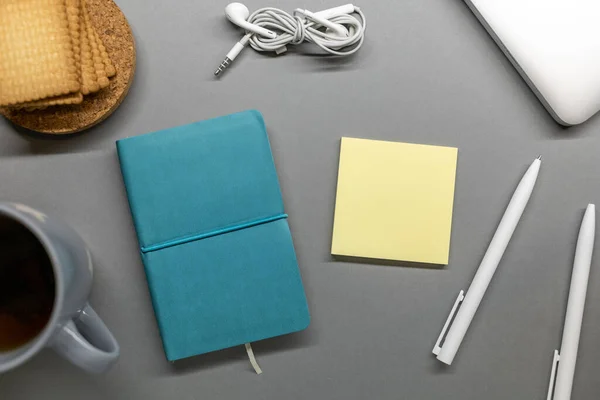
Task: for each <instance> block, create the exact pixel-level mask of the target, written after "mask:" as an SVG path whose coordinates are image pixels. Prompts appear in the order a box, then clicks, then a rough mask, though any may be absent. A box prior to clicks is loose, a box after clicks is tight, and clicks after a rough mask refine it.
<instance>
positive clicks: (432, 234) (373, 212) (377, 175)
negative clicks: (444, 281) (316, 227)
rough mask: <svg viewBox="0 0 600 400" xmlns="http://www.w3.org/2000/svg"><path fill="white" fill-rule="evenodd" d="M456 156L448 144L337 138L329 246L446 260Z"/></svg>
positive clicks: (359, 253)
mask: <svg viewBox="0 0 600 400" xmlns="http://www.w3.org/2000/svg"><path fill="white" fill-rule="evenodd" d="M457 156H458V149H456V148H453V147H440V146H426V145H419V144H409V143H398V142H384V141H379V140H366V139H353V138H342V144H341V150H340V166H339V173H338V185H337V195H336V203H335V218H334V223H333V244H332V247H331V253H332V254H334V255H340V256H352V257H367V258H376V259H384V260H399V261H412V262H421V263H431V264H444V265H445V264H448V256H449V252H450V231H451V227H452V207H453V203H454V183H455V178H456V161H457Z"/></svg>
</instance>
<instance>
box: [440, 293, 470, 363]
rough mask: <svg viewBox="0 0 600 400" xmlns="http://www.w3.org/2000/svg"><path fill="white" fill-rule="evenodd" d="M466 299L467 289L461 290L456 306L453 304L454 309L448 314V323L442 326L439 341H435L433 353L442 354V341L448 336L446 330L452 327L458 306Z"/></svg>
mask: <svg viewBox="0 0 600 400" xmlns="http://www.w3.org/2000/svg"><path fill="white" fill-rule="evenodd" d="M464 299H465V291H464V290H461V291H460V293H459V294H458V297H457V298H456V301H455V302H454V306H452V310H450V315H448V319H447V320H446V323H445V324H444V327H443V328H442V332H441V333H440V336H438V338H437V341H436V342H435V346H433V354H435V355H436V356H437V355H438V354H440V351H441V350H442V348H441V347H440V343H441V342H442V339H444V336H446V331H447V330H448V328H449V327H450V322H452V318H454V314H456V310H457V309H458V306H459V305H460V304H461V303H462V301H463V300H464Z"/></svg>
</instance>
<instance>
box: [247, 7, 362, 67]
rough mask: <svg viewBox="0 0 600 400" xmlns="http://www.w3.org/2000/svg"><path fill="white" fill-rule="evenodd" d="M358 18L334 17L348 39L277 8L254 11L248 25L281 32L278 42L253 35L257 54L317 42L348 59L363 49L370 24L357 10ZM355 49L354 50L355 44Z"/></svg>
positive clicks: (348, 15)
mask: <svg viewBox="0 0 600 400" xmlns="http://www.w3.org/2000/svg"><path fill="white" fill-rule="evenodd" d="M355 12H356V13H357V14H358V15H359V16H360V20H359V19H358V18H356V17H355V16H354V15H350V14H344V15H339V16H335V17H333V18H330V19H329V21H331V22H333V23H336V24H340V25H342V26H344V27H346V29H348V36H346V37H343V36H340V35H339V34H337V33H336V32H331V33H330V32H327V31H325V32H324V31H322V30H320V29H322V28H323V26H322V25H320V24H318V23H315V22H314V21H311V20H310V19H308V18H306V19H304V18H302V17H300V16H298V15H290V14H289V13H287V12H285V11H283V10H280V9H278V8H274V7H265V8H261V9H259V10H256V11H254V12H253V13H252V14H250V17H248V22H250V23H252V24H255V25H258V26H262V27H263V28H267V29H271V30H274V31H280V32H281V33H279V34H278V35H277V37H276V38H275V39H269V38H265V37H262V36H260V35H254V34H250V36H249V42H250V46H251V47H252V48H253V49H254V50H256V51H276V52H277V51H279V52H281V51H280V49H282V48H285V46H287V45H288V44H292V45H297V44H300V43H302V42H304V41H307V42H310V43H314V44H316V45H317V46H319V47H320V48H321V49H323V50H324V51H325V52H327V53H329V54H333V55H337V56H348V55H350V54H354V53H355V52H357V51H358V49H360V47H361V46H362V43H363V40H364V33H365V29H366V27H367V21H366V18H365V15H364V14H363V13H362V11H361V10H360V9H359V8H358V7H356V8H355ZM294 14H296V13H294ZM355 44H356V46H355V47H351V46H353V45H355Z"/></svg>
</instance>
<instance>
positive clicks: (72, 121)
mask: <svg viewBox="0 0 600 400" xmlns="http://www.w3.org/2000/svg"><path fill="white" fill-rule="evenodd" d="M87 9H88V12H89V16H90V20H91V22H92V25H93V26H94V28H95V31H96V32H97V34H98V37H99V38H100V40H101V41H102V43H103V46H104V47H105V48H106V51H107V52H108V55H109V56H110V59H111V61H112V64H113V65H114V68H115V69H116V72H117V73H116V76H115V77H114V78H112V79H111V81H110V84H109V86H108V87H107V88H105V89H103V90H101V91H100V92H98V93H95V94H92V95H89V96H85V98H84V100H83V103H81V104H79V105H62V106H57V107H48V108H46V109H43V110H36V111H30V112H28V111H25V110H15V109H9V108H4V109H2V108H0V114H2V115H4V116H5V117H6V118H7V119H8V120H10V121H11V122H12V123H14V124H16V125H19V126H22V127H23V128H26V129H30V130H32V131H36V132H42V133H49V134H56V135H60V134H69V133H75V132H80V131H83V130H85V129H88V128H90V127H92V126H94V125H96V124H98V123H100V122H102V121H104V120H105V119H106V118H107V117H108V116H109V115H110V114H112V113H113V112H114V111H115V110H116V109H117V107H119V105H120V104H121V103H122V101H123V99H124V98H125V96H126V95H127V92H128V91H129V87H130V86H131V82H132V81H133V76H134V73H135V63H136V56H135V43H134V39H133V34H132V33H131V28H130V27H129V24H128V22H127V19H126V18H125V16H124V15H123V13H122V12H121V10H120V9H119V7H118V6H117V5H116V4H115V3H114V1H113V0H87Z"/></svg>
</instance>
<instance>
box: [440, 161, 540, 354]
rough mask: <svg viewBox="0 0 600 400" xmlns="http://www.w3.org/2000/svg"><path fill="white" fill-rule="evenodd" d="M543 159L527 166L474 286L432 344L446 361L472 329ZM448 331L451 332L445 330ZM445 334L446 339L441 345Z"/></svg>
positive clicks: (478, 270) (454, 308)
mask: <svg viewBox="0 0 600 400" xmlns="http://www.w3.org/2000/svg"><path fill="white" fill-rule="evenodd" d="M541 160H542V158H541V157H538V158H536V159H535V160H533V163H532V164H531V166H530V167H529V168H528V169H527V172H525V175H523V178H522V179H521V182H519V185H518V186H517V189H516V190H515V193H514V194H513V196H512V198H511V199H510V203H508V207H507V208H506V211H505V212H504V216H503V217H502V220H501V221H500V224H499V225H498V229H496V233H495V234H494V237H493V238H492V241H491V242H490V245H489V247H488V249H487V251H486V253H485V256H483V260H481V264H480V265H479V269H477V273H476V274H475V277H474V278H473V281H472V282H471V286H469V290H468V291H467V294H466V295H463V294H464V292H463V291H462V290H461V291H460V293H459V294H458V298H457V299H456V302H455V303H454V306H453V307H452V310H451V311H450V315H449V316H448V319H447V320H446V323H445V324H444V327H443V328H442V332H441V333H440V336H439V337H438V339H437V341H436V343H435V346H434V348H433V354H435V355H437V359H438V360H440V361H441V362H443V363H445V364H448V365H450V364H452V361H453V360H454V356H456V352H457V351H458V348H459V347H460V344H461V342H462V340H463V338H464V337H465V334H466V333H467V329H469V325H470V324H471V321H472V320H473V317H474V316H475V312H476V311H477V308H478V307H479V304H480V303H481V300H482V299H483V295H484V294H485V291H486V290H487V287H488V286H489V284H490V281H491V280H492V277H493V276H494V272H496V268H497V267H498V263H499V262H500V259H502V255H503V254H504V250H506V246H508V242H509V241H510V238H511V237H512V234H513V232H514V231H515V228H516V227H517V223H518V222H519V220H520V219H521V215H522V214H523V211H524V210H525V206H526V205H527V202H528V201H529V197H530V196H531V192H533V187H534V186H535V181H536V180H537V176H538V172H539V170H540V164H541ZM459 305H460V308H459ZM457 309H458V313H457V314H456V318H455V319H454V321H453V322H452V326H450V329H449V330H448V326H449V325H450V322H451V321H452V317H453V316H454V314H455V313H456V310H457ZM446 331H447V332H448V334H446ZM444 336H445V340H444V343H443V345H442V346H440V343H441V341H442V339H444Z"/></svg>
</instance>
